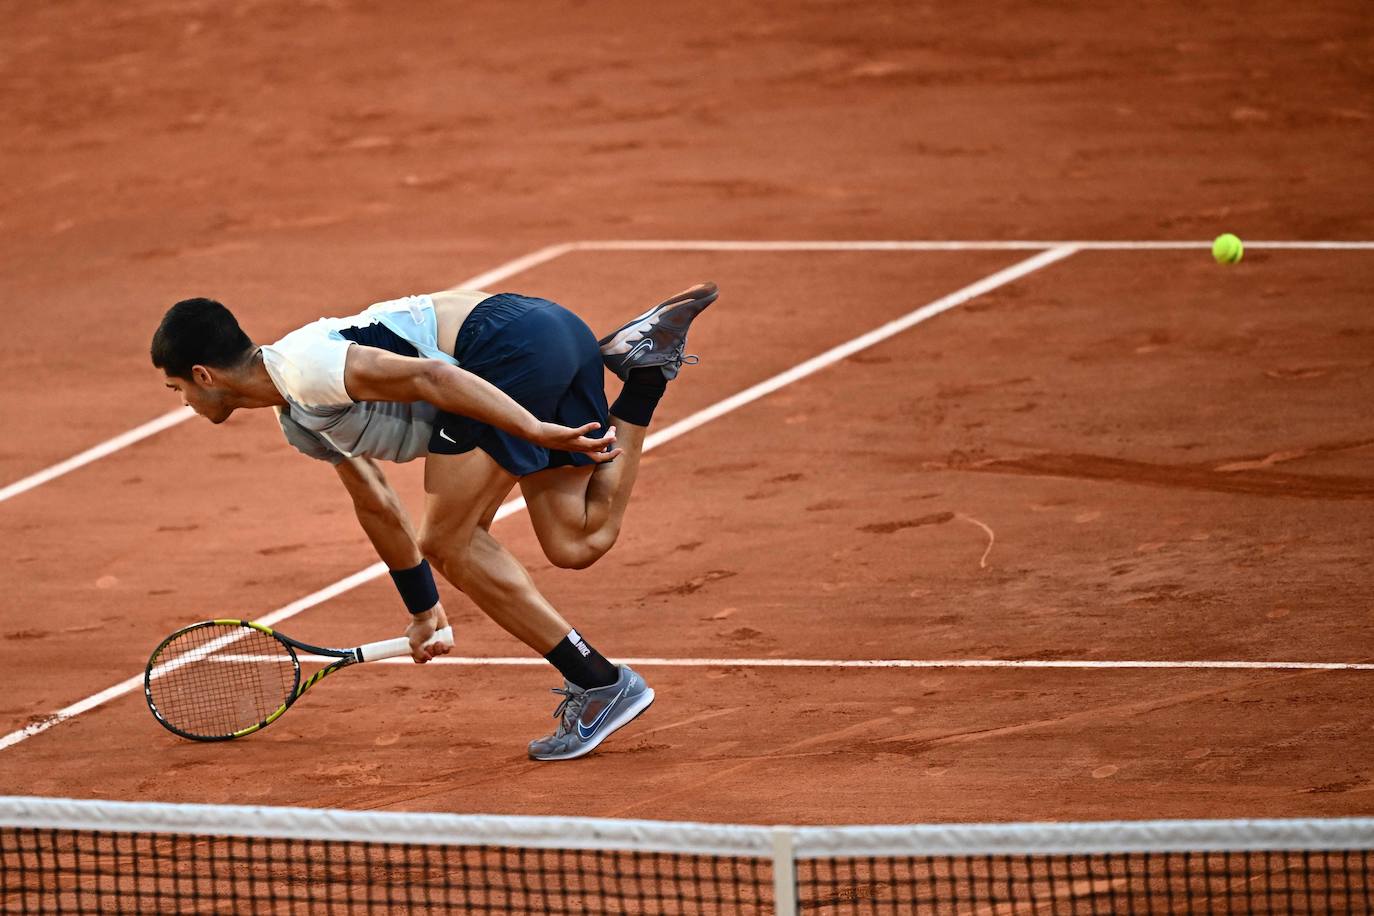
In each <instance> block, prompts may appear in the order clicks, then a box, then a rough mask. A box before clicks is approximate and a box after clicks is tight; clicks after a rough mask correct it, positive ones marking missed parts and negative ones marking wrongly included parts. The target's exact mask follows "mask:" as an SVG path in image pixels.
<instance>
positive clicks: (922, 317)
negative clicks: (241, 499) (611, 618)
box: [0, 245, 1077, 750]
mask: <svg viewBox="0 0 1374 916" xmlns="http://www.w3.org/2000/svg"><path fill="white" fill-rule="evenodd" d="M570 250H573V249H572V247H571V246H567V245H561V246H553V247H550V248H546V249H543V250H542V251H540V252H535V254H534V255H530V256H528V257H526V258H522V259H520V260H517V261H512V262H510V263H509V264H507V265H505V266H504V267H502V268H498V269H497V270H496V271H492V272H490V273H487V274H482V275H481V276H479V277H476V278H474V281H476V280H480V281H482V282H483V283H484V284H485V283H491V282H494V281H495V280H497V279H503V278H504V277H505V276H509V275H510V274H509V273H507V274H501V271H502V270H506V269H509V268H511V267H512V265H519V266H518V267H516V268H515V269H514V270H512V271H511V272H518V271H519V270H523V269H527V268H529V267H532V266H534V265H535V264H540V263H543V262H544V261H548V260H551V259H552V258H556V257H558V256H559V255H560V254H563V253H565V252H567V251H570ZM1076 250H1077V249H1075V248H1074V247H1073V246H1071V245H1063V246H1060V247H1058V248H1053V249H1051V250H1049V251H1042V252H1040V253H1039V254H1037V255H1034V256H1033V257H1029V258H1026V259H1025V260H1023V261H1019V262H1017V263H1016V264H1013V265H1012V266H1010V267H1007V268H1004V269H1002V270H999V271H997V272H996V273H993V274H989V275H988V276H986V277H984V278H983V279H981V280H977V281H975V282H973V283H970V284H969V285H968V286H965V287H964V288H963V289H960V290H958V291H956V292H953V293H950V294H949V295H948V296H943V297H941V298H939V299H936V300H935V301H934V302H930V303H928V304H926V305H923V306H921V307H920V308H918V309H915V310H914V311H911V312H909V313H907V314H906V315H904V316H903V317H901V318H898V319H896V320H895V321H889V322H887V323H886V324H884V325H881V326H880V327H877V328H874V329H873V330H872V331H869V332H868V333H867V334H861V335H860V336H858V337H856V338H854V339H853V340H850V341H848V342H846V343H843V344H840V345H839V346H837V347H832V348H831V349H829V350H827V351H825V352H824V353H822V354H820V355H819V356H814V357H812V358H811V359H808V360H807V361H806V362H803V363H801V364H799V365H797V366H793V367H792V368H791V369H788V370H787V371H786V372H781V373H779V374H777V375H775V376H773V377H772V378H770V379H767V380H765V381H762V382H759V383H758V384H757V385H753V386H751V387H749V388H746V389H745V390H743V391H741V392H739V393H737V394H735V395H732V396H731V397H728V398H726V399H725V400H723V401H719V402H717V403H716V404H713V405H712V406H710V407H708V408H706V409H705V410H701V411H698V412H697V413H694V414H692V415H691V416H689V417H687V418H686V419H683V420H679V421H678V422H677V423H674V424H672V425H671V426H668V427H666V428H665V429H663V430H661V431H659V432H657V433H655V434H653V435H651V436H648V437H646V438H645V440H644V450H645V451H648V450H649V449H652V448H657V447H658V446H660V445H663V444H664V443H666V442H671V441H672V440H674V439H676V438H677V437H679V436H682V435H685V434H686V433H689V432H691V431H692V430H694V429H696V428H697V427H698V426H701V425H703V424H705V423H709V422H711V421H712V420H714V419H717V418H718V417H721V416H724V415H725V414H727V413H730V412H731V411H733V410H738V409H739V408H741V407H743V406H744V405H746V404H749V403H752V402H753V401H757V400H758V399H759V398H761V397H763V396H764V395H767V394H769V393H771V392H773V391H777V390H778V389H779V388H782V387H784V386H786V385H790V384H792V383H793V382H796V381H798V380H799V379H803V378H806V377H807V376H808V375H813V374H814V373H816V372H819V371H820V370H822V369H824V368H826V367H827V366H831V365H834V364H835V363H837V362H839V361H840V360H842V359H845V358H846V357H849V356H852V355H853V354H855V353H857V352H859V351H860V350H863V349H865V348H867V347H871V346H873V345H875V344H877V343H880V342H882V341H884V340H887V339H888V338H889V337H892V336H893V335H895V334H900V333H901V332H902V331H905V330H907V329H908V328H911V327H914V326H916V325H918V324H920V323H921V322H923V321H928V320H929V319H931V318H934V317H935V316H936V315H939V314H941V313H942V312H947V311H949V310H950V309H952V308H955V307H957V306H959V305H962V304H964V303H965V302H968V301H969V300H970V299H975V298H977V297H978V296H982V295H985V294H987V293H989V292H991V291H993V290H995V289H997V288H998V287H1000V286H1005V285H1006V284H1008V283H1011V282H1013V281H1015V280H1019V279H1021V278H1022V277H1024V276H1026V275H1027V274H1032V273H1034V272H1035V271H1037V270H1040V269H1041V268H1043V267H1048V266H1049V265H1050V264H1053V263H1055V262H1056V261H1062V260H1063V259H1064V258H1067V257H1068V256H1069V255H1071V254H1073V253H1074V251H1076ZM550 252H552V253H550ZM541 255H544V257H542V258H541V257H540V256H541ZM474 281H468V283H466V284H459V285H460V286H461V285H472V286H478V285H479V284H478V283H477V282H474ZM524 508H525V500H524V499H523V498H521V499H514V500H511V501H510V502H508V503H505V504H504V505H502V506H501V508H500V510H499V511H498V512H497V513H496V518H495V520H496V521H500V520H501V519H503V518H506V517H508V516H510V515H513V514H515V513H516V512H519V511H520V510H522V509H524ZM385 572H386V565H385V564H383V563H380V562H378V563H373V564H372V565H371V566H368V567H366V568H365V569H361V570H359V571H358V572H355V573H353V574H352V575H350V576H346V577H345V578H343V579H340V580H339V581H338V582H335V583H334V584H332V585H328V586H326V587H325V588H322V589H320V590H319V591H317V592H314V593H313V594H310V595H307V596H305V597H304V598H301V599H299V600H297V601H293V602H291V603H290V604H288V605H286V606H285V607H280V608H278V609H277V610H275V611H272V612H271V613H270V614H267V615H265V616H263V617H260V618H258V621H259V622H260V623H262V624H264V625H265V626H273V625H275V624H277V623H279V622H280V621H283V620H286V619H287V618H289V617H294V616H295V615H296V614H299V613H300V612H301V611H304V610H306V609H307V608H311V607H314V606H315V605H317V604H322V603H324V602H325V601H328V600H329V599H330V598H333V597H335V596H337V595H341V594H343V593H344V592H346V591H349V590H351V589H354V588H357V587H358V586H359V585H362V584H363V583H365V582H370V581H372V580H373V579H376V578H378V577H380V576H381V575H383V574H384V573H385ZM142 683H143V678H142V676H141V675H140V676H135V677H131V678H129V679H127V680H124V681H121V682H120V683H118V684H116V685H114V686H113V687H109V688H107V689H105V690H102V691H101V692H100V693H97V694H94V695H93V696H89V697H87V698H85V699H84V700H80V701H78V702H76V703H73V704H72V705H70V706H66V707H63V708H62V709H59V710H58V711H57V712H55V713H52V714H51V715H49V716H46V717H44V718H42V719H40V720H38V721H36V722H33V723H31V724H29V725H27V726H25V727H24V728H21V729H19V730H17V731H13V732H10V733H9V734H8V735H5V736H4V737H3V738H0V750H4V749H5V748H8V747H13V746H14V745H16V744H18V743H20V742H21V741H25V740H27V739H29V738H32V737H33V736H34V735H38V734H42V733H43V732H45V731H47V730H48V729H50V728H52V727H53V726H54V725H57V724H59V723H61V722H65V721H67V720H68V719H70V718H72V717H73V716H77V715H80V714H81V713H83V712H88V711H89V710H92V709H95V708H96V707H98V706H101V705H103V704H105V703H108V702H109V701H110V700H113V699H115V698H116V697H119V696H123V695H124V694H126V693H129V692H130V691H133V690H136V689H138V687H139V686H140V685H141V684H142Z"/></svg>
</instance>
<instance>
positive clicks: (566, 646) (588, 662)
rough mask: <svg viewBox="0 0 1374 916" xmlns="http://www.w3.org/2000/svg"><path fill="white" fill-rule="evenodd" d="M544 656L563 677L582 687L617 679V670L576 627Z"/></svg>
mask: <svg viewBox="0 0 1374 916" xmlns="http://www.w3.org/2000/svg"><path fill="white" fill-rule="evenodd" d="M544 658H546V659H548V662H549V664H551V665H553V666H554V667H555V668H557V669H558V670H559V672H560V673H561V674H562V675H563V677H565V678H567V679H568V680H569V681H571V682H572V683H574V684H576V685H577V686H578V687H581V688H582V689H583V690H595V689H596V688H597V687H609V686H610V685H612V684H614V683H615V682H616V681H618V680H620V669H619V668H617V667H616V666H615V665H612V664H611V663H610V662H608V661H606V659H605V658H604V657H603V656H602V654H601V653H600V652H598V651H596V650H595V649H593V648H592V647H591V646H589V645H587V642H586V640H584V639H583V638H582V635H581V634H580V633H578V632H577V631H576V630H573V631H572V632H570V633H569V634H568V635H567V636H564V637H563V638H562V639H561V640H559V641H558V645H556V646H554V647H553V649H552V650H550V652H549V654H548V655H545V656H544Z"/></svg>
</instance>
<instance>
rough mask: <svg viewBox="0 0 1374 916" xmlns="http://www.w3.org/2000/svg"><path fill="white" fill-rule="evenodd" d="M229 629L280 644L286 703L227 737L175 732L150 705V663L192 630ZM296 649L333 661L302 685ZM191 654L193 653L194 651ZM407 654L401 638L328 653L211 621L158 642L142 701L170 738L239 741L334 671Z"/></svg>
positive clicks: (255, 626)
mask: <svg viewBox="0 0 1374 916" xmlns="http://www.w3.org/2000/svg"><path fill="white" fill-rule="evenodd" d="M231 626H238V627H243V628H245V629H249V630H257V631H258V632H259V633H264V634H266V635H268V636H270V637H272V638H273V639H275V640H276V641H277V642H279V643H281V644H282V645H283V646H285V647H286V653H287V655H288V656H290V659H291V667H292V685H291V690H290V691H289V692H288V694H287V696H286V701H285V702H284V703H282V704H281V705H280V706H278V707H277V708H276V709H274V710H273V711H272V712H271V713H270V714H269V715H268V716H267V717H266V718H264V719H263V720H262V721H261V722H257V723H255V724H253V725H249V726H247V727H245V728H241V729H239V730H238V731H236V732H233V733H231V734H227V735H195V734H191V733H190V732H187V731H183V730H181V729H179V728H177V727H176V726H175V725H173V724H172V723H171V722H169V721H167V719H166V718H164V717H163V715H162V712H161V710H159V709H158V708H157V703H156V702H154V701H153V669H154V667H155V664H154V663H155V662H156V660H157V657H158V655H159V654H161V652H162V650H163V649H164V648H165V647H166V646H167V644H168V643H170V642H171V641H172V640H174V639H176V638H178V637H179V636H182V635H183V634H185V633H188V632H190V631H192V630H197V629H201V628H203V627H231ZM444 634H446V635H447V641H448V642H450V644H451V643H452V631H451V630H445V631H441V634H436V639H437V638H443V635H444ZM245 635H247V634H246V633H245V634H242V635H234V636H232V637H231V636H230V634H229V633H225V635H224V636H223V637H221V638H228V639H229V640H230V642H232V641H234V640H237V639H241V638H242V636H245ZM297 649H300V650H301V651H302V652H307V653H309V654H312V655H324V656H328V657H331V658H334V659H336V661H334V662H331V663H330V664H329V665H327V666H325V667H323V668H321V669H320V670H319V671H316V672H315V673H314V674H312V675H310V676H309V677H308V678H306V679H305V681H304V682H302V681H301V661H300V658H299V657H298V656H297V655H296V650H297ZM192 651H193V652H194V651H196V650H192ZM409 651H410V643H409V641H408V640H407V639H406V638H405V637H399V638H397V639H388V640H385V641H383V642H375V643H367V644H366V645H362V646H358V647H357V648H354V649H328V648H325V647H324V646H315V645H311V644H310V643H307V642H301V641H300V640H299V639H292V638H291V637H290V636H287V635H285V634H284V633H278V632H277V631H276V630H274V629H272V628H271V627H269V626H265V625H264V624H261V623H257V622H256V621H252V620H237V619H234V618H216V619H214V620H202V621H200V622H199V623H193V624H191V625H190V626H185V627H182V628H181V629H179V630H177V631H176V632H175V633H173V634H171V635H170V636H168V637H167V638H166V639H164V640H163V641H162V642H160V643H158V645H157V648H156V649H154V650H153V653H152V655H150V656H149V657H148V664H147V666H146V667H144V669H143V698H144V699H145V700H147V702H148V709H149V710H151V711H152V713H153V718H155V719H157V721H158V724H160V725H161V726H162V727H163V728H165V729H167V730H168V731H170V732H172V734H174V735H179V736H180V737H182V738H189V739H190V740H192V741H232V740H233V739H235V738H242V737H244V736H245V735H251V734H253V733H254V732H256V731H261V730H262V729H264V728H266V727H267V726H269V725H271V724H272V723H273V722H275V721H277V719H279V718H281V716H282V714H283V713H285V712H286V711H287V710H288V709H290V708H291V707H292V706H293V705H295V703H296V701H297V700H299V699H300V698H301V697H302V696H304V695H305V692H306V691H307V690H309V689H310V688H311V687H314V686H315V685H316V684H318V683H319V682H320V681H322V680H324V679H325V678H326V677H328V676H329V675H331V674H333V673H334V672H335V671H338V670H339V669H340V668H346V667H348V666H349V665H356V664H358V663H359V662H363V661H375V660H377V659H381V658H390V657H396V656H398V655H402V654H406V653H408V652H409ZM207 654H208V653H207ZM202 657H203V656H202ZM197 661H199V659H192V660H191V661H187V662H184V663H183V664H188V665H190V664H195V663H196V662H197ZM173 664H175V662H173Z"/></svg>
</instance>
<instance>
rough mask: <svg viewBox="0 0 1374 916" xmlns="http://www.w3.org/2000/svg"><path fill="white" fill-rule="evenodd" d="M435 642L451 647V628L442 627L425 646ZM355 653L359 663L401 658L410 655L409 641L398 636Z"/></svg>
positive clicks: (371, 644)
mask: <svg viewBox="0 0 1374 916" xmlns="http://www.w3.org/2000/svg"><path fill="white" fill-rule="evenodd" d="M436 642H442V643H443V644H444V645H446V646H451V645H453V627H444V628H443V629H442V630H440V631H439V632H437V633H435V634H434V635H433V636H431V637H430V639H429V641H428V642H426V643H425V645H426V646H432V645H434V644H435V643H436ZM357 651H358V661H360V662H375V661H378V660H379V659H383V658H401V657H402V656H406V655H409V654H410V640H408V639H406V638H405V637H404V636H398V637H396V638H395V639H383V640H382V641H381V642H370V643H367V644H366V645H362V646H359V647H358V650H357Z"/></svg>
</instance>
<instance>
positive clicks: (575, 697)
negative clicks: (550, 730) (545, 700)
mask: <svg viewBox="0 0 1374 916" xmlns="http://www.w3.org/2000/svg"><path fill="white" fill-rule="evenodd" d="M549 692H550V693H556V694H558V695H559V696H561V697H562V698H563V699H562V700H560V701H559V703H558V708H557V709H555V710H554V711H553V717H554V718H555V719H557V718H560V717H561V718H562V720H563V721H561V722H559V723H558V733H559V734H560V735H561V734H563V733H564V732H567V731H571V730H572V727H573V723H575V722H576V721H577V720H578V719H580V718H582V709H583V707H585V706H586V705H587V691H585V690H580V689H578V688H576V687H551V688H549Z"/></svg>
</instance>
